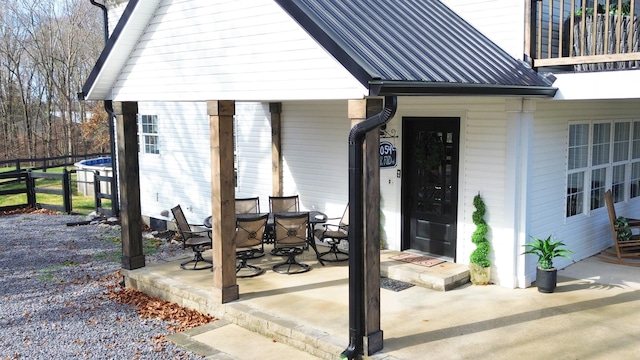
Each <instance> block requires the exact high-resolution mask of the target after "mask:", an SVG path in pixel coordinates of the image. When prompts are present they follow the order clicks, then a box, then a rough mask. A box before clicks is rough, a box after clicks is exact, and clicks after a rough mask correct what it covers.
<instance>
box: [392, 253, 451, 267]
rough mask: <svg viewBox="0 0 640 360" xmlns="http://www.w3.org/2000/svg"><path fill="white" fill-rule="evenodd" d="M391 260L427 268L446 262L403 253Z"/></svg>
mask: <svg viewBox="0 0 640 360" xmlns="http://www.w3.org/2000/svg"><path fill="white" fill-rule="evenodd" d="M389 259H392V260H398V261H404V262H408V263H411V264H415V265H420V266H426V267H432V266H435V265H438V264H442V263H443V262H445V261H444V260H440V259H436V258H432V257H428V256H422V255H416V254H409V253H403V254H400V255H395V256H391V257H390V258H389Z"/></svg>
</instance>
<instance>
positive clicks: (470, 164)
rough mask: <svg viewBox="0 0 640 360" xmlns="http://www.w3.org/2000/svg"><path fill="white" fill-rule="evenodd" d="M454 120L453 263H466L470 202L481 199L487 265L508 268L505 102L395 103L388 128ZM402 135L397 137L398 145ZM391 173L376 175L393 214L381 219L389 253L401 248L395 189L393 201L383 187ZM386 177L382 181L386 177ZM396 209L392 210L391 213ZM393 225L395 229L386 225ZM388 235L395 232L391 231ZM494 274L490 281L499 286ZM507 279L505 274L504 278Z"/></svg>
mask: <svg viewBox="0 0 640 360" xmlns="http://www.w3.org/2000/svg"><path fill="white" fill-rule="evenodd" d="M410 116H412V117H415V116H419V117H440V116H442V117H459V118H460V119H461V127H460V165H459V171H460V173H459V181H458V184H459V185H458V234H457V251H456V253H457V254H456V258H457V262H459V263H468V261H469V255H470V253H471V251H473V248H474V245H473V243H471V234H472V233H473V231H474V230H475V226H474V225H473V222H472V220H471V215H472V214H473V211H474V210H475V209H474V207H473V197H474V196H475V195H477V194H478V193H480V194H481V195H482V197H483V200H484V201H485V204H486V205H487V215H486V217H485V219H486V220H487V222H488V223H489V227H490V228H491V231H490V233H489V240H490V241H491V243H492V245H491V246H492V250H491V253H490V260H491V261H492V262H493V263H494V265H495V267H494V268H493V269H494V272H495V271H496V270H495V269H498V268H500V267H503V268H505V267H507V265H505V264H503V262H502V261H507V264H508V262H509V261H511V260H512V256H513V254H511V253H508V252H509V249H512V248H513V241H514V239H513V236H512V233H510V232H509V231H510V230H511V229H506V228H505V226H504V224H505V214H504V208H505V201H506V194H505V191H504V189H505V186H506V182H505V181H506V179H507V177H506V171H507V169H506V163H507V161H506V153H507V151H506V146H507V135H506V134H507V116H506V112H505V99H503V98H466V97H464V98H450V97H438V98H421V97H415V98H411V97H403V98H400V99H399V107H398V112H397V113H396V116H395V117H394V119H393V121H392V122H391V123H390V124H389V125H388V126H387V128H401V126H400V125H399V124H400V122H401V119H402V117H410ZM401 138H402V134H400V139H401ZM398 150H399V154H398V157H399V164H402V160H401V158H402V156H403V155H402V153H401V150H400V146H399V149H398ZM395 172H396V170H395V169H394V170H393V172H386V171H385V170H382V171H381V189H382V192H383V195H382V196H384V199H385V201H384V205H385V206H388V207H390V209H395V213H393V212H391V211H390V212H389V213H388V214H386V215H385V222H386V223H387V224H388V225H387V227H386V228H385V230H387V231H386V232H387V235H388V236H389V245H390V247H391V248H395V249H399V248H400V228H401V223H400V222H401V219H400V208H401V199H400V184H399V183H398V184H397V185H395V188H396V189H395V196H392V192H391V191H390V190H389V189H387V187H388V185H387V184H386V183H387V182H391V178H392V177H395ZM385 175H386V176H385ZM393 205H395V208H394V207H393ZM393 220H395V228H394V227H391V226H390V225H391V224H393ZM391 229H393V230H394V231H390V230H391ZM498 275H499V274H497V273H494V275H493V278H494V279H496V281H498V282H499V279H498ZM510 276H512V274H510V273H507V274H506V276H505V278H509V277H510Z"/></svg>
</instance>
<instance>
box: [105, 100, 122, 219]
mask: <svg viewBox="0 0 640 360" xmlns="http://www.w3.org/2000/svg"><path fill="white" fill-rule="evenodd" d="M104 110H105V111H106V112H107V115H109V137H110V139H109V142H110V144H111V210H112V212H113V213H112V214H111V216H120V194H119V191H118V166H117V161H116V136H115V134H116V131H115V126H114V124H113V123H114V121H115V115H114V114H113V102H112V101H111V100H105V101H104Z"/></svg>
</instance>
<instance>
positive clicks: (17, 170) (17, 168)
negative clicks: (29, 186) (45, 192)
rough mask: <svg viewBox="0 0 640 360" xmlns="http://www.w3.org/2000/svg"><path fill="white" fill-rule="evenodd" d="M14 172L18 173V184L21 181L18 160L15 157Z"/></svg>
mask: <svg viewBox="0 0 640 360" xmlns="http://www.w3.org/2000/svg"><path fill="white" fill-rule="evenodd" d="M16 172H17V173H18V184H20V183H21V182H22V181H20V176H19V174H20V160H19V159H16Z"/></svg>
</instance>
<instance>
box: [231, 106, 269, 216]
mask: <svg viewBox="0 0 640 360" xmlns="http://www.w3.org/2000/svg"><path fill="white" fill-rule="evenodd" d="M235 118H236V121H235V124H236V128H235V133H236V156H237V161H238V183H237V187H236V197H238V198H242V197H253V196H258V197H260V210H261V211H263V212H266V211H268V210H269V195H271V192H272V179H271V177H272V176H271V174H272V158H271V114H270V113H269V104H268V103H240V102H237V103H236V116H235Z"/></svg>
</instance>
